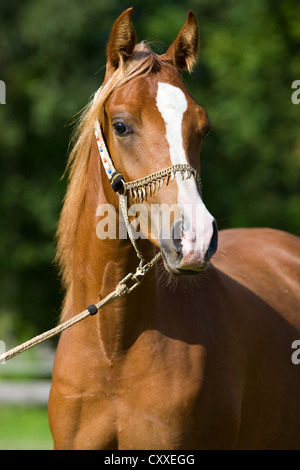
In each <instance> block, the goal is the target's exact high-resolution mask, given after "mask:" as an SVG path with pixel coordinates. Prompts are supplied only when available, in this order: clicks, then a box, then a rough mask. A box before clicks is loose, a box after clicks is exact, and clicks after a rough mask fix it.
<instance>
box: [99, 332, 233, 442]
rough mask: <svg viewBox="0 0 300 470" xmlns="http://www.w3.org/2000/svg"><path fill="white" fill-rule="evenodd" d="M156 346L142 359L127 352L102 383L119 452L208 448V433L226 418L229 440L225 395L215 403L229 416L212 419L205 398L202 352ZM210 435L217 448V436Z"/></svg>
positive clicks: (229, 402)
mask: <svg viewBox="0 0 300 470" xmlns="http://www.w3.org/2000/svg"><path fill="white" fill-rule="evenodd" d="M166 343H167V344H166ZM159 344H160V345H159V346H156V347H153V348H152V350H151V349H150V350H149V349H148V348H146V347H145V349H144V352H145V351H146V350H147V354H143V353H142V351H143V348H142V349H141V350H139V353H137V351H136V353H134V352H132V353H131V355H129V357H127V358H126V359H124V362H123V364H122V366H121V367H120V368H118V367H116V371H115V373H114V371H113V370H111V372H110V373H109V379H107V377H106V387H107V386H108V387H109V389H110V392H108V390H107V395H106V396H108V395H109V396H110V398H109V400H108V401H109V404H108V406H109V409H110V410H111V412H112V414H111V416H112V421H113V423H112V425H113V426H114V429H115V436H116V441H117V442H118V448H119V449H166V448H167V449H183V448H185V449H188V448H194V449H196V448H198V446H199V445H201V446H203V447H204V448H205V447H206V446H207V447H211V443H209V442H207V439H210V437H211V435H212V434H211V432H210V429H211V428H212V427H216V428H218V429H221V427H220V419H221V420H222V419H223V418H225V419H226V420H227V418H228V420H227V421H228V422H225V425H226V426H228V438H229V439H231V438H232V434H234V432H235V419H234V416H235V414H234V413H232V412H231V411H232V400H230V399H229V397H228V396H226V395H225V394H223V395H222V398H221V400H219V401H222V404H221V403H220V404H219V407H220V408H222V409H225V410H228V416H226V417H224V415H222V416H221V417H220V416H219V415H218V413H214V408H215V409H217V407H218V406H217V405H213V402H214V400H215V398H216V397H215V396H212V395H211V393H210V391H211V385H210V379H209V377H208V376H207V373H206V367H205V366H206V350H205V348H204V347H203V346H201V345H187V344H183V343H181V342H180V341H176V340H172V341H170V340H165V344H163V341H162V342H160V343H159ZM111 369H114V366H112V367H111ZM108 382H109V383H108ZM224 400H225V401H226V406H225V407H224ZM100 421H101V418H100ZM223 424H224V423H223ZM213 435H214V438H215V442H216V443H217V442H218V435H217V434H216V433H214V434H213ZM199 443H200V444H199ZM218 444H219V447H220V446H221V447H222V445H220V443H219V442H218Z"/></svg>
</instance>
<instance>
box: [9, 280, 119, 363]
mask: <svg viewBox="0 0 300 470" xmlns="http://www.w3.org/2000/svg"><path fill="white" fill-rule="evenodd" d="M121 282H122V281H121ZM127 291H128V287H127V286H126V285H125V284H122V283H119V284H118V285H117V287H116V289H115V290H114V291H113V292H111V293H110V294H108V295H107V296H106V297H105V298H104V299H102V300H100V302H98V303H97V304H96V308H97V311H98V310H100V309H101V308H103V307H105V306H106V305H108V304H110V303H112V302H114V301H115V300H116V299H117V298H119V297H122V296H124V295H126V294H127V293H128V292H127ZM90 315H91V312H90V310H88V309H86V310H84V311H83V312H81V313H78V315H75V317H72V318H70V319H69V320H66V321H65V322H63V323H61V324H60V325H57V326H56V327H55V328H52V329H51V330H48V331H46V332H45V333H42V334H40V335H38V336H35V337H34V338H32V339H30V340H29V341H26V342H25V343H22V344H20V345H19V346H16V347H15V348H13V349H10V350H9V351H7V352H5V353H3V354H1V355H0V364H1V363H4V362H5V361H7V360H9V359H12V358H13V357H15V356H18V355H19V354H21V353H22V352H24V351H26V350H27V349H30V348H32V347H33V346H36V345H37V344H39V343H42V342H43V341H45V340H47V339H49V338H52V337H53V336H55V335H57V334H59V333H61V332H62V331H64V330H66V329H67V328H70V327H71V326H73V325H75V324H76V323H78V322H80V321H82V320H84V319H85V318H87V317H88V316H90Z"/></svg>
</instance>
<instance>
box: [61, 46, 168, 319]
mask: <svg viewBox="0 0 300 470" xmlns="http://www.w3.org/2000/svg"><path fill="white" fill-rule="evenodd" d="M163 63H164V64H165V62H164V61H163V60H162V59H161V58H160V57H159V56H158V55H157V54H155V53H154V52H152V51H151V49H150V48H149V46H148V45H147V44H146V43H145V42H141V43H139V44H137V45H136V46H135V48H134V51H133V53H132V56H131V58H130V59H129V60H128V61H126V62H125V63H124V62H123V61H121V62H120V65H119V67H118V68H117V69H116V71H115V72H114V74H113V75H112V77H111V78H110V79H109V80H108V81H107V82H105V83H104V84H103V85H102V86H101V87H100V88H99V89H98V91H97V92H96V93H95V95H94V97H93V99H91V100H90V102H89V103H88V104H87V106H86V107H85V108H84V109H83V110H82V112H81V113H80V114H79V118H77V121H78V122H77V126H76V128H75V132H74V134H73V137H72V139H71V151H70V154H69V158H68V162H67V166H66V171H65V173H68V174H69V179H68V188H67V192H66V195H65V198H64V203H63V208H62V211H61V216H60V220H59V224H58V230H57V234H56V239H57V254H56V262H57V263H58V266H59V271H60V275H61V279H62V284H63V287H64V289H65V291H66V297H65V301H64V308H63V315H62V316H63V317H64V316H65V314H66V313H67V312H66V311H65V310H66V309H67V307H68V305H69V302H68V298H70V296H71V295H72V269H73V249H74V242H75V237H76V232H77V227H78V222H79V217H80V214H81V212H82V209H83V205H84V200H85V195H86V189H87V170H88V164H89V157H90V150H91V144H92V139H93V137H94V123H95V121H96V119H98V118H99V116H100V114H101V111H102V109H103V107H104V104H105V102H106V100H107V99H108V98H109V96H110V95H111V94H112V93H113V91H114V90H115V89H116V88H118V87H120V86H122V85H124V84H125V83H127V82H128V81H129V80H131V79H132V78H135V77H146V76H149V75H151V74H153V73H156V72H158V71H159V70H160V69H161V67H162V65H163Z"/></svg>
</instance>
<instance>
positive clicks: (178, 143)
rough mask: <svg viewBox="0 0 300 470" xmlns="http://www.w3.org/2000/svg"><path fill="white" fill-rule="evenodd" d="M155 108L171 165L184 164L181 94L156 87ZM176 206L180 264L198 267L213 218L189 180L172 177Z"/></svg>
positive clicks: (184, 105) (183, 100)
mask: <svg viewBox="0 0 300 470" xmlns="http://www.w3.org/2000/svg"><path fill="white" fill-rule="evenodd" d="M156 105H157V108H158V110H159V112H160V113H161V115H162V117H163V119H164V122H165V125H166V138H167V141H168V144H169V147H170V157H171V161H172V164H173V165H175V164H178V163H184V164H187V163H188V161H187V158H186V153H185V150H184V147H183V139H182V119H183V115H184V113H185V111H186V110H187V108H188V103H187V100H186V97H185V94H184V93H183V91H182V90H181V89H180V88H178V87H175V86H173V85H170V84H169V83H162V82H159V83H158V90H157V96H156ZM176 180H177V184H178V205H179V206H180V207H181V210H182V213H183V214H184V218H185V219H184V220H185V222H184V229H185V233H184V236H183V239H182V252H183V263H186V264H190V263H191V262H192V264H193V263H195V264H197V263H199V262H200V263H201V262H202V261H203V259H204V255H205V253H206V251H207V249H208V247H209V244H210V240H211V237H212V234H213V225H212V223H213V220H214V219H213V217H212V215H211V214H210V213H209V212H208V210H207V209H206V207H205V205H204V204H203V201H202V199H201V197H200V195H199V192H198V189H197V184H196V181H195V180H194V178H193V177H191V178H190V179H188V180H182V177H181V175H180V174H178V173H177V174H176Z"/></svg>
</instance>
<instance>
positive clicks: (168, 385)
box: [49, 11, 300, 450]
mask: <svg viewBox="0 0 300 470" xmlns="http://www.w3.org/2000/svg"><path fill="white" fill-rule="evenodd" d="M129 16H130V15H129V13H128V11H127V12H125V14H123V15H121V17H120V18H119V19H118V20H117V22H116V24H115V25H114V28H113V30H112V35H111V39H110V41H109V45H108V54H109V56H110V60H109V61H108V66H107V71H108V72H107V73H108V78H107V80H109V78H110V76H111V75H113V70H112V69H114V68H115V69H116V68H117V59H116V54H115V53H114V51H115V49H114V47H115V44H114V43H113V41H112V40H113V36H118V37H119V38H120V37H121V35H120V34H116V33H117V32H119V33H120V28H121V29H122V28H123V29H124V24H125V25H126V28H125V31H126V32H127V33H126V34H127V39H126V41H127V49H126V50H127V54H128V55H130V50H131V52H132V50H133V45H132V42H133V33H132V30H131V29H130V27H129V23H128V21H129ZM191 25H192V26H191ZM191 27H193V28H195V19H194V17H191V16H189V20H188V22H187V24H186V26H185V27H184V28H183V30H182V31H181V33H180V34H179V36H178V38H177V39H176V41H175V43H174V44H173V45H172V46H171V48H170V50H169V52H168V53H167V54H166V64H165V66H166V68H167V70H168V71H167V72H166V71H165V68H164V70H162V71H161V72H157V71H156V72H155V73H153V74H152V75H151V76H149V79H148V81H146V82H145V80H144V79H142V80H144V81H139V78H135V79H134V80H135V81H129V82H128V83H127V85H126V84H125V85H124V86H123V87H121V88H120V90H119V89H118V88H116V89H115V90H114V92H113V94H112V95H111V97H110V98H109V99H108V100H106V101H105V107H104V108H103V109H102V122H103V128H104V133H105V138H106V141H107V144H108V147H109V149H110V151H111V154H112V158H113V161H114V162H117V164H118V166H120V167H121V168H122V173H123V175H124V176H125V178H126V179H129V180H130V179H132V175H134V177H135V178H137V177H142V176H144V175H145V174H148V173H149V170H150V168H151V166H152V167H153V169H154V170H158V169H159V168H162V166H165V167H167V166H168V165H167V164H165V165H163V164H162V160H163V159H165V162H167V161H168V158H169V156H170V155H171V158H173V157H172V145H173V144H172V139H174V138H175V137H174V132H173V131H172V129H171V130H170V126H172V122H171V121H170V120H169V117H168V116H169V114H167V112H168V106H169V104H168V103H167V104H166V105H165V104H164V103H163V100H164V98H162V99H161V100H158V98H157V96H158V94H157V92H156V90H157V89H158V88H159V86H158V84H159V83H166V82H167V80H168V82H169V83H171V86H172V87H175V86H176V87H177V89H180V90H183V91H184V87H183V85H182V84H181V82H180V80H179V78H178V75H177V72H175V70H172V67H171V66H170V64H169V62H170V57H172V60H173V61H176V64H177V66H178V67H179V65H180V66H181V67H182V68H183V66H182V64H183V63H185V65H186V66H187V63H188V62H187V59H186V61H185V62H184V61H183V55H182V54H180V51H178V47H179V46H178V45H179V44H182V41H183V39H184V37H185V36H186V37H187V38H188V41H189V44H190V43H191V42H192V39H191V38H192V37H193V35H192V34H191V29H190V28H191ZM118 28H119V30H118ZM128 31H129V32H128ZM187 32H188V33H189V34H187ZM121 49H122V51H123V52H124V50H125V48H124V44H122V48H121ZM185 49H186V48H185ZM194 49H195V51H196V49H197V47H196V43H195V47H194ZM140 55H141V53H140ZM174 57H175V58H174ZM189 60H191V57H190V55H189ZM170 71H171V75H170ZM150 82H151V86H150ZM141 83H144V84H145V83H148V85H147V87H145V85H143V86H142V85H141ZM131 89H133V92H132V93H130V90H131ZM177 89H176V90H175V94H176V96H177V97H178V99H179V100H180V99H181V98H180V96H181V95H180V92H179V91H177ZM173 91H174V90H173V88H172V93H173ZM140 94H143V96H144V100H143V102H142V104H140V106H139V112H137V104H138V103H137V100H138V98H137V97H140ZM151 96H152V98H151ZM153 96H156V105H155V100H153ZM185 96H186V98H185V99H186V102H187V103H188V106H189V111H188V112H187V111H184V113H186V114H184V116H185V117H187V116H188V117H189V122H190V124H191V126H190V127H185V126H184V125H182V128H183V129H184V132H183V137H182V143H181V141H180V140H179V141H178V142H179V143H178V145H179V146H182V149H183V150H184V148H188V149H189V154H190V155H191V160H193V158H195V155H196V154H197V152H199V150H200V144H199V139H198V141H197V139H196V137H195V135H196V134H197V133H198V134H199V132H200V130H199V129H200V128H201V129H203V128H204V127H205V126H207V116H206V114H205V113H204V112H203V111H202V109H200V108H199V107H196V105H195V104H194V102H193V100H192V98H191V97H190V96H189V95H187V94H186V95H185ZM121 98H122V99H121ZM151 99H152V101H151ZM139 100H140V98H139ZM123 101H124V102H125V101H127V105H126V107H125V108H124V106H123V107H121V106H120V104H121V103H123ZM158 101H159V102H158ZM183 101H184V100H183ZM140 102H141V100H140ZM128 103H129V105H128ZM183 104H184V105H185V103H183ZM118 107H119V108H120V109H121V111H122V112H120V109H118ZM160 107H161V109H162V112H160ZM144 108H148V115H147V117H146V118H143V113H145V112H146V111H145V110H144ZM124 109H125V111H124ZM149 109H150V111H149ZM183 109H184V108H183ZM166 110H167V111H166ZM192 110H193V112H192ZM122 113H123V114H122ZM196 114H198V118H197V119H198V121H197V123H198V124H197V123H196V121H195V117H194V115H196ZM124 115H125V118H124ZM128 116H129V117H128ZM121 119H122V121H121ZM124 119H125V122H126V124H127V126H128V127H129V124H128V122H130V126H131V129H134V130H135V133H133V131H132V134H130V133H128V135H127V137H125V139H124V137H121V136H118V138H117V139H116V137H115V135H114V134H113V132H112V127H111V123H113V124H114V122H117V123H118V124H119V123H120V122H122V123H123V120H124ZM199 120H200V121H199ZM152 121H153V122H152ZM164 121H165V122H164ZM145 122H147V125H148V129H147V133H148V135H149V134H150V135H151V143H152V144H153V145H151V151H150V152H148V154H149V155H150V154H151V155H152V153H153V149H156V150H157V152H154V155H155V158H154V159H153V160H151V161H147V160H146V161H145V162H144V160H143V159H142V156H143V154H144V153H145V152H146V151H147V139H144V140H143V141H142V140H141V139H140V137H139V138H138V137H134V135H135V136H140V135H141V134H142V133H141V132H140V129H141V128H143V129H144V128H145V127H144V126H145V125H146V124H145ZM178 122H179V121H177V124H178ZM199 122H201V126H200V124H199ZM177 124H176V126H177V127H176V126H175V127H174V129H178V128H179V127H178V125H177ZM163 125H164V126H165V128H167V138H165V139H163V138H162V137H161V133H159V129H161V127H162V126H163ZM196 128H197V130H195V129H196ZM168 129H169V131H168ZM168 132H169V134H168ZM172 132H173V134H172ZM193 132H194V134H193ZM201 132H202V130H201ZM147 133H146V134H147ZM171 134H172V135H173V137H172V138H171V137H170V138H169V137H168V135H171ZM198 134H197V135H198ZM126 139H127V140H126ZM134 139H135V140H134ZM87 141H88V145H87V149H88V158H87V159H86V166H85V167H84V172H83V174H84V178H81V179H80V178H78V173H79V170H78V172H77V173H76V174H75V173H73V180H75V183H76V184H74V187H73V189H74V190H73V192H72V188H71V190H70V191H69V199H67V200H66V203H65V209H64V210H65V212H64V214H63V216H62V221H63V223H62V225H61V229H60V230H61V233H60V236H61V240H63V242H62V244H61V249H60V251H61V252H63V253H67V257H69V258H70V260H69V261H68V262H66V260H65V261H64V269H65V271H67V276H66V277H68V279H67V282H66V283H67V295H66V300H65V307H64V316H65V317H70V316H73V315H74V314H76V313H78V312H79V311H82V310H83V309H85V308H86V306H87V305H89V304H90V303H91V302H97V301H98V300H99V297H100V298H103V297H105V296H106V295H107V294H108V293H109V292H110V291H112V290H113V289H114V288H115V286H116V284H117V283H118V282H119V281H120V280H121V279H122V278H123V277H124V276H125V275H126V274H127V273H128V272H134V271H135V268H136V266H137V258H136V255H135V251H134V250H133V248H132V246H131V244H130V242H129V240H127V239H124V240H122V239H118V238H117V239H114V240H100V239H99V238H98V237H97V223H98V220H99V218H98V217H97V216H96V214H97V207H98V206H99V205H101V204H105V203H110V204H112V205H114V207H116V208H117V205H118V197H117V195H116V194H115V193H114V192H113V191H112V189H111V187H110V184H109V181H108V179H107V178H106V174H105V170H104V168H103V166H102V165H101V163H100V162H99V156H98V149H97V146H96V143H95V141H94V140H93V139H91V138H88V139H87ZM126 142H130V151H131V152H132V154H133V155H134V158H136V159H138V160H134V158H133V157H131V158H132V160H133V161H135V162H136V161H138V164H137V163H136V164H135V165H133V164H132V161H130V159H129V160H127V163H128V165H127V166H126V164H125V163H124V161H123V160H126V155H127V147H126V145H127V144H126ZM173 142H174V140H173ZM186 142H189V144H186ZM148 147H149V145H148ZM128 152H129V151H128ZM158 152H159V153H158ZM183 153H184V152H183ZM82 161H83V159H82V158H81V160H78V162H79V163H78V162H77V163H78V165H79V167H78V168H81V167H80V165H82ZM172 161H173V160H172ZM122 165H123V166H122ZM197 165H198V163H197V161H196V160H194V161H193V166H197ZM145 168H146V169H145ZM147 172H148V173H147ZM74 175H75V176H77V178H74ZM179 178H180V177H179ZM82 179H84V181H85V182H88V184H87V183H85V186H84V190H83V191H82V197H81V198H80V199H78V193H80V187H79V186H78V184H79V183H78V182H79V181H81V180H82ZM176 184H177V185H178V187H179V189H180V191H181V192H180V191H179V193H178V194H180V195H181V197H182V198H186V197H187V195H188V194H196V193H195V182H194V181H193V180H187V181H185V182H184V184H181V182H180V180H179V179H177V183H176ZM180 185H181V186H180ZM78 188H79V189H78ZM159 196H161V197H163V200H167V201H168V202H169V203H170V202H172V200H174V198H175V197H176V198H177V192H176V185H175V184H174V183H173V186H172V185H171V184H170V186H168V187H167V188H163V189H160V191H159ZM159 196H157V198H158V199H157V200H156V201H159V202H160V198H159ZM178 197H179V196H178ZM197 197H198V196H197ZM74 198H75V205H77V206H78V207H77V209H76V210H75V212H72V211H71V207H72V204H73V201H74ZM76 198H77V199H76ZM70 201H71V202H70ZM147 203H148V202H147V201H146V202H145V205H147ZM203 207H204V206H203V204H202V205H201V211H202V212H201V214H202V215H203V219H202V220H203V221H205V224H204V225H205V227H206V229H205V233H204V232H203V233H202V235H201V239H200V238H198V244H197V249H194V250H192V251H193V254H190V253H187V252H186V251H187V248H186V247H188V246H189V245H188V243H194V242H195V240H192V241H189V238H188V236H187V234H188V228H184V230H183V232H182V239H181V244H175V242H174V241H173V244H168V243H165V244H164V245H163V244H162V243H161V241H160V239H159V238H155V237H153V233H150V232H149V231H148V232H147V231H146V230H145V233H146V232H147V233H146V235H147V238H148V239H143V240H138V245H139V248H140V249H141V251H142V252H143V253H145V256H146V257H147V259H148V258H149V259H150V258H151V257H152V256H153V254H154V253H155V251H156V250H157V249H161V250H162V252H163V263H161V262H159V263H158V264H157V265H155V266H154V267H153V269H152V270H151V271H149V273H148V274H147V276H146V277H145V279H144V280H143V282H142V283H141V285H140V286H139V287H138V288H137V289H136V290H134V291H133V292H132V293H131V294H130V295H129V296H126V297H123V298H121V299H119V300H117V301H116V302H114V303H113V304H111V305H110V306H107V307H105V308H104V309H103V310H101V311H100V312H99V313H98V314H97V315H95V316H92V317H89V318H87V319H86V320H84V321H83V322H81V323H79V324H77V325H75V326H73V327H72V328H71V329H69V330H66V331H64V332H63V333H62V335H61V338H60V341H59V345H58V349H57V354H56V359H55V365H54V371H53V382H52V388H51V394H50V401H49V419H50V426H51V431H52V434H53V438H54V445H55V448H57V449H128V450H129V449H174V450H175V449H178V450H179V449H239V448H245V449H247V448H249V449H267V448H269V449H273V448H274V449H276V448H286V449H289V448H297V447H299V444H298V442H299V439H298V436H299V433H300V420H299V419H297V415H298V413H299V411H300V402H299V399H298V397H299V396H300V376H299V371H298V369H297V366H296V365H295V364H293V363H292V361H291V355H292V349H291V345H292V342H293V341H294V340H295V339H297V336H298V337H299V334H300V311H299V305H300V302H299V301H300V293H299V289H298V284H299V276H300V255H299V253H300V240H299V239H298V238H297V237H294V236H292V235H289V234H286V233H283V232H279V231H274V230H267V229H264V230H263V229H248V230H246V229H239V230H237V229H236V230H228V231H223V232H222V231H221V232H220V234H219V248H218V252H217V253H216V254H215V255H213V251H214V244H215V241H216V240H215V237H216V235H215V225H214V222H212V220H213V219H212V218H211V216H210V214H209V213H208V212H207V211H206V209H204V208H203ZM75 214H76V217H75ZM74 217H75V218H76V220H75V223H74V227H75V228H74V227H73V229H72V230H73V231H72V230H71V229H70V226H71V225H72V223H73V221H74V220H73V219H74ZM180 217H181V216H180ZM190 219H191V222H192V223H194V222H193V219H192V217H190ZM170 223H172V221H171V222H170ZM174 223H175V222H174ZM173 225H174V224H173ZM64 237H65V238H64ZM196 241H197V240H196ZM200 241H201V243H200ZM161 245H162V246H161ZM200 245H201V247H202V248H201V249H202V251H200V248H198V246H200ZM185 250H186V251H185ZM195 253H196V254H195ZM211 256H213V258H212V260H211V262H210V264H209V266H208V261H209V258H210V257H211ZM163 264H164V266H165V267H163ZM207 266H208V267H207ZM165 268H166V269H167V270H168V271H169V272H170V273H173V274H171V275H170V274H166V271H165ZM204 268H207V269H206V270H205V272H202V273H201V274H200V275H198V276H196V277H192V282H188V280H189V279H190V278H188V280H186V278H183V279H181V278H180V275H181V274H182V272H183V271H184V272H185V273H187V274H190V273H192V272H201V271H203V270H204ZM174 274H175V275H177V276H179V279H178V280H177V281H176V282H175V281H174V278H172V279H173V280H171V282H169V280H168V276H173V275H174Z"/></svg>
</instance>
